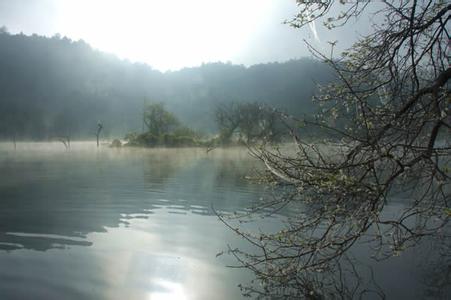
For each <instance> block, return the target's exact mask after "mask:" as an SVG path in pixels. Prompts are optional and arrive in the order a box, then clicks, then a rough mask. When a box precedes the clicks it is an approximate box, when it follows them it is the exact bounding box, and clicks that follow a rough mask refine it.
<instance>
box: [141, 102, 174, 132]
mask: <svg viewBox="0 0 451 300" xmlns="http://www.w3.org/2000/svg"><path fill="white" fill-rule="evenodd" d="M143 118H144V120H143V121H144V123H145V124H146V126H147V129H148V131H149V132H150V133H151V134H153V135H156V136H160V135H162V134H166V133H169V132H172V131H173V130H175V129H176V128H177V127H178V126H179V124H180V122H179V120H178V119H177V117H176V116H175V115H174V114H172V113H170V112H168V111H167V110H166V109H165V108H164V104H163V103H152V104H148V105H147V106H146V108H145V109H144V116H143Z"/></svg>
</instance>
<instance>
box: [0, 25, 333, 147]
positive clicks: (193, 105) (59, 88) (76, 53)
mask: <svg viewBox="0 0 451 300" xmlns="http://www.w3.org/2000/svg"><path fill="white" fill-rule="evenodd" d="M180 51H183V50H182V49H181V50H180ZM262 51H264V49H262ZM331 78H332V73H331V72H330V69H328V67H326V66H325V65H324V64H322V63H320V62H318V61H314V60H311V59H301V60H292V61H288V62H285V63H270V64H260V65H255V66H251V67H245V66H241V65H233V64H228V63H227V64H224V63H209V64H205V65H202V66H200V67H196V68H187V69H182V70H180V71H175V72H166V73H162V72H159V71H156V70H153V69H152V68H151V67H149V66H147V65H144V64H133V63H130V62H128V61H124V60H120V59H118V58H116V57H115V56H113V55H110V54H105V53H102V52H99V51H97V50H94V49H92V48H91V47H90V46H89V45H88V44H86V43H85V42H83V41H77V42H75V41H71V40H70V39H67V38H61V37H59V36H55V37H52V38H47V37H41V36H37V35H33V36H25V35H22V34H19V35H12V34H9V33H7V32H2V33H0V137H1V138H2V139H10V138H12V137H14V136H15V137H16V138H18V139H34V140H41V139H51V138H55V137H58V136H62V135H65V136H71V138H73V139H77V138H78V139H81V138H92V137H93V136H94V133H95V130H96V127H97V123H98V122H99V121H101V122H102V123H103V125H104V130H105V134H106V135H107V136H110V137H121V136H123V135H124V134H125V133H127V132H130V131H141V129H142V111H143V106H144V105H145V103H146V102H147V103H150V102H164V103H165V105H166V108H167V109H168V110H169V111H172V112H173V113H174V114H175V115H177V117H179V118H180V120H182V121H183V122H185V123H186V124H187V125H188V126H191V127H193V128H196V129H198V130H201V131H203V132H205V133H214V132H215V131H216V127H215V122H214V110H215V108H216V107H217V105H218V104H219V103H223V102H231V101H235V102H236V101H247V102H256V101H258V102H262V103H267V104H269V105H271V106H275V107H277V108H279V109H281V110H284V111H289V112H290V113H291V114H295V115H303V114H307V115H308V114H311V113H312V112H313V111H315V110H316V108H315V107H314V105H313V104H312V103H311V97H312V95H313V93H314V92H315V87H316V84H317V83H324V82H327V81H329V80H331Z"/></svg>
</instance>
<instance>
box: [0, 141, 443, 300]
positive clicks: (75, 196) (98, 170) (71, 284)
mask: <svg viewBox="0 0 451 300" xmlns="http://www.w3.org/2000/svg"><path fill="white" fill-rule="evenodd" d="M33 145H34V144H30V145H20V144H19V145H18V151H10V150H6V149H5V147H3V146H2V145H1V144H0V176H1V180H0V266H1V268H0V299H63V298H64V299H190V300H191V299H238V298H240V297H241V294H240V291H239V289H238V288H237V287H236V286H237V285H238V284H240V283H246V282H249V281H250V280H251V279H252V278H253V274H251V273H249V272H246V270H234V269H228V268H225V267H224V266H225V265H227V264H234V263H235V261H234V260H233V258H232V257H229V256H227V255H222V256H220V257H218V258H216V253H218V252H220V251H222V250H224V249H226V247H227V244H230V245H232V246H233V247H240V248H241V249H243V250H245V251H246V250H250V249H247V248H246V247H248V245H247V244H246V243H243V241H242V240H241V239H240V238H239V237H237V236H236V235H235V234H234V233H233V232H231V231H229V230H227V229H226V228H225V227H224V226H223V224H221V223H220V222H219V221H218V219H217V217H216V216H215V215H214V214H213V211H212V209H211V207H212V206H213V207H214V208H215V209H216V210H217V211H220V212H225V213H232V212H234V211H245V210H246V209H247V208H248V207H251V206H252V204H254V203H255V202H256V201H258V199H259V198H260V197H262V196H263V195H264V193H265V191H264V188H263V187H262V186H260V185H257V184H254V183H252V182H249V181H248V180H245V179H244V177H245V176H246V175H250V174H251V173H252V171H251V169H252V168H253V167H254V166H255V162H254V161H253V160H252V159H250V158H249V156H248V155H247V152H246V151H245V150H237V149H229V150H220V149H217V150H214V151H212V152H210V153H208V154H206V153H205V151H204V150H202V149H191V150H180V149H167V150H137V149H96V147H95V144H94V145H92V147H90V146H89V145H83V144H77V143H74V144H73V145H72V148H71V150H70V151H66V150H65V149H64V147H63V146H62V145H58V144H56V145H53V146H49V145H46V144H38V145H37V146H36V147H35V146H33ZM60 146H61V147H60ZM2 147H3V148H2ZM290 209H291V208H290ZM291 210H292V212H291V213H297V212H298V211H296V210H294V209H291ZM280 218H281V216H280V215H276V216H274V217H273V218H266V219H264V220H263V222H262V223H261V224H257V225H258V227H260V228H262V230H271V229H274V228H277V227H278V226H280V222H281V220H280ZM246 226H249V229H253V230H255V229H256V228H257V227H251V226H254V225H251V224H248V225H246ZM434 245H435V244H434ZM425 249H426V248H424V249H423V248H421V249H417V250H409V251H406V253H402V255H401V257H399V258H394V259H393V260H390V261H389V262H382V263H381V264H373V263H372V262H371V261H370V263H368V262H369V258H368V256H369V254H368V249H367V247H366V246H362V247H360V248H356V249H355V251H354V252H355V253H353V254H354V255H355V256H356V257H357V259H356V261H358V263H355V261H352V264H351V263H347V264H346V265H344V266H342V265H340V264H337V265H336V266H335V267H334V268H331V269H330V270H329V273H327V272H325V273H323V274H302V276H301V275H300V277H299V280H302V281H303V282H304V283H305V284H311V285H317V286H319V287H324V289H325V288H326V285H327V288H328V289H329V288H330V289H329V291H330V295H331V297H332V296H337V297H338V296H340V294H344V293H346V294H347V295H351V296H352V295H354V296H358V295H360V294H362V293H363V294H362V297H364V298H371V297H375V298H378V297H379V296H380V295H383V293H381V290H384V291H388V293H387V297H388V298H406V297H407V298H409V297H415V295H424V297H429V298H434V297H436V298H440V297H445V298H446V297H447V296H449V290H450V287H449V282H447V279H446V278H448V277H446V276H449V273H450V272H449V270H450V267H449V266H450V262H449V261H448V260H443V259H441V256H434V255H432V254H431V253H433V252H434V251H432V250H431V249H429V250H427V249H426V250H425ZM420 250H421V251H420ZM448 250H449V248H448ZM444 251H445V252H446V250H444ZM448 253H451V251H448ZM425 257H428V258H430V259H428V260H425V259H424V258H425ZM433 257H435V258H437V259H436V260H435V258H434V259H432V258H433ZM448 258H449V256H448ZM422 261H423V262H426V261H427V263H424V264H423V267H421V266H420V267H419V266H418V265H419V264H420V262H422ZM413 262H415V263H413ZM337 263H338V262H337ZM337 270H341V271H339V272H338V271H337ZM371 270H372V271H371ZM418 270H421V271H420V272H418ZM355 271H358V272H355ZM373 273H374V276H372V274H373ZM340 274H341V276H339V275H340ZM447 274H448V275H447ZM337 275H338V276H337ZM362 278H363V279H364V280H363V281H359V280H360V279H362ZM412 285H413V286H415V288H411V286H412ZM24 286H26V289H24V288H23V287H24ZM356 286H357V288H356ZM379 286H380V287H381V288H379ZM408 287H409V288H408Z"/></svg>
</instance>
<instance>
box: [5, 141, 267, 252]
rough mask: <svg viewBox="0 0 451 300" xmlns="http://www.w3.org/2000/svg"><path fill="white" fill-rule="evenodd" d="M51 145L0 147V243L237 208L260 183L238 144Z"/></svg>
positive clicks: (76, 236) (56, 239)
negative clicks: (210, 148)
mask: <svg viewBox="0 0 451 300" xmlns="http://www.w3.org/2000/svg"><path fill="white" fill-rule="evenodd" d="M51 151H54V153H53V155H49V153H47V152H44V151H36V150H33V149H31V150H30V151H22V152H20V151H18V153H17V152H16V153H12V154H11V153H7V155H5V153H2V154H3V155H4V156H3V159H2V160H1V161H0V174H2V179H3V178H4V180H2V181H1V183H0V199H1V201H0V249H4V250H14V249H21V248H28V249H34V250H41V251H43V250H47V249H51V248H55V247H60V246H61V245H67V246H72V245H80V246H89V245H91V242H88V241H82V240H80V238H86V236H87V235H88V234H89V233H90V232H105V228H106V227H117V226H118V225H119V224H121V223H127V222H128V221H129V220H130V219H133V218H147V217H148V216H149V215H150V214H152V213H153V211H154V210H156V209H160V208H169V209H170V210H169V212H170V213H174V214H180V213H182V214H183V213H186V212H187V211H189V212H191V213H193V214H199V215H211V214H212V211H211V209H210V208H211V205H214V206H215V207H216V208H217V209H220V210H226V211H233V210H240V209H241V208H242V207H244V206H245V205H246V203H248V202H249V201H253V200H252V198H253V197H255V198H256V197H257V196H256V194H258V190H259V188H258V187H256V186H252V185H251V184H250V183H249V182H247V181H246V180H244V179H243V177H244V175H245V174H246V173H247V172H249V170H250V167H251V165H252V161H250V160H249V159H247V158H246V153H245V151H244V152H243V151H242V150H236V151H235V153H234V152H233V151H231V152H228V153H226V154H222V153H218V152H216V153H209V154H206V153H205V151H204V150H202V149H192V150H188V151H182V150H178V149H167V150H161V151H159V150H149V151H139V150H133V149H131V150H125V149H122V150H119V151H114V150H112V149H106V150H104V151H103V152H96V151H88V150H87V149H83V148H81V149H78V151H77V149H76V148H75V149H74V146H72V150H71V151H70V152H66V151H55V150H51ZM240 158H242V159H241V161H240ZM244 158H246V159H244ZM13 233H27V234H20V235H18V234H13Z"/></svg>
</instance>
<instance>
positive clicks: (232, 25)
mask: <svg viewBox="0 0 451 300" xmlns="http://www.w3.org/2000/svg"><path fill="white" fill-rule="evenodd" d="M272 5H273V4H272V3H271V1H267V0H263V1H262V0H250V1H238V0H230V1H211V0H192V1H181V0H167V1H157V0H128V1H124V0H96V1H92V0H91V1H87V0H80V1H76V2H72V1H71V2H67V4H66V5H65V6H64V7H63V8H62V9H63V11H62V13H61V19H60V20H59V23H61V24H60V26H61V28H63V30H62V32H63V34H67V35H69V36H73V37H79V38H83V39H84V40H86V42H88V43H89V44H91V45H93V46H94V47H95V48H98V49H100V50H103V51H107V52H111V53H114V54H116V55H118V56H119V57H121V58H128V59H130V60H131V61H140V62H148V63H149V64H150V65H151V66H153V67H155V68H157V69H160V70H168V69H172V70H174V69H179V68H181V67H183V66H195V65H199V64H201V63H202V62H208V61H219V60H223V58H224V57H227V58H229V59H230V60H232V59H234V58H235V57H236V56H237V55H239V52H240V51H241V50H242V49H243V47H246V43H249V40H250V37H251V36H252V35H253V34H254V33H255V31H256V30H257V28H258V25H259V24H260V22H262V20H263V19H264V17H265V15H266V14H267V13H268V12H269V11H270V8H271V6H272Z"/></svg>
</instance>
